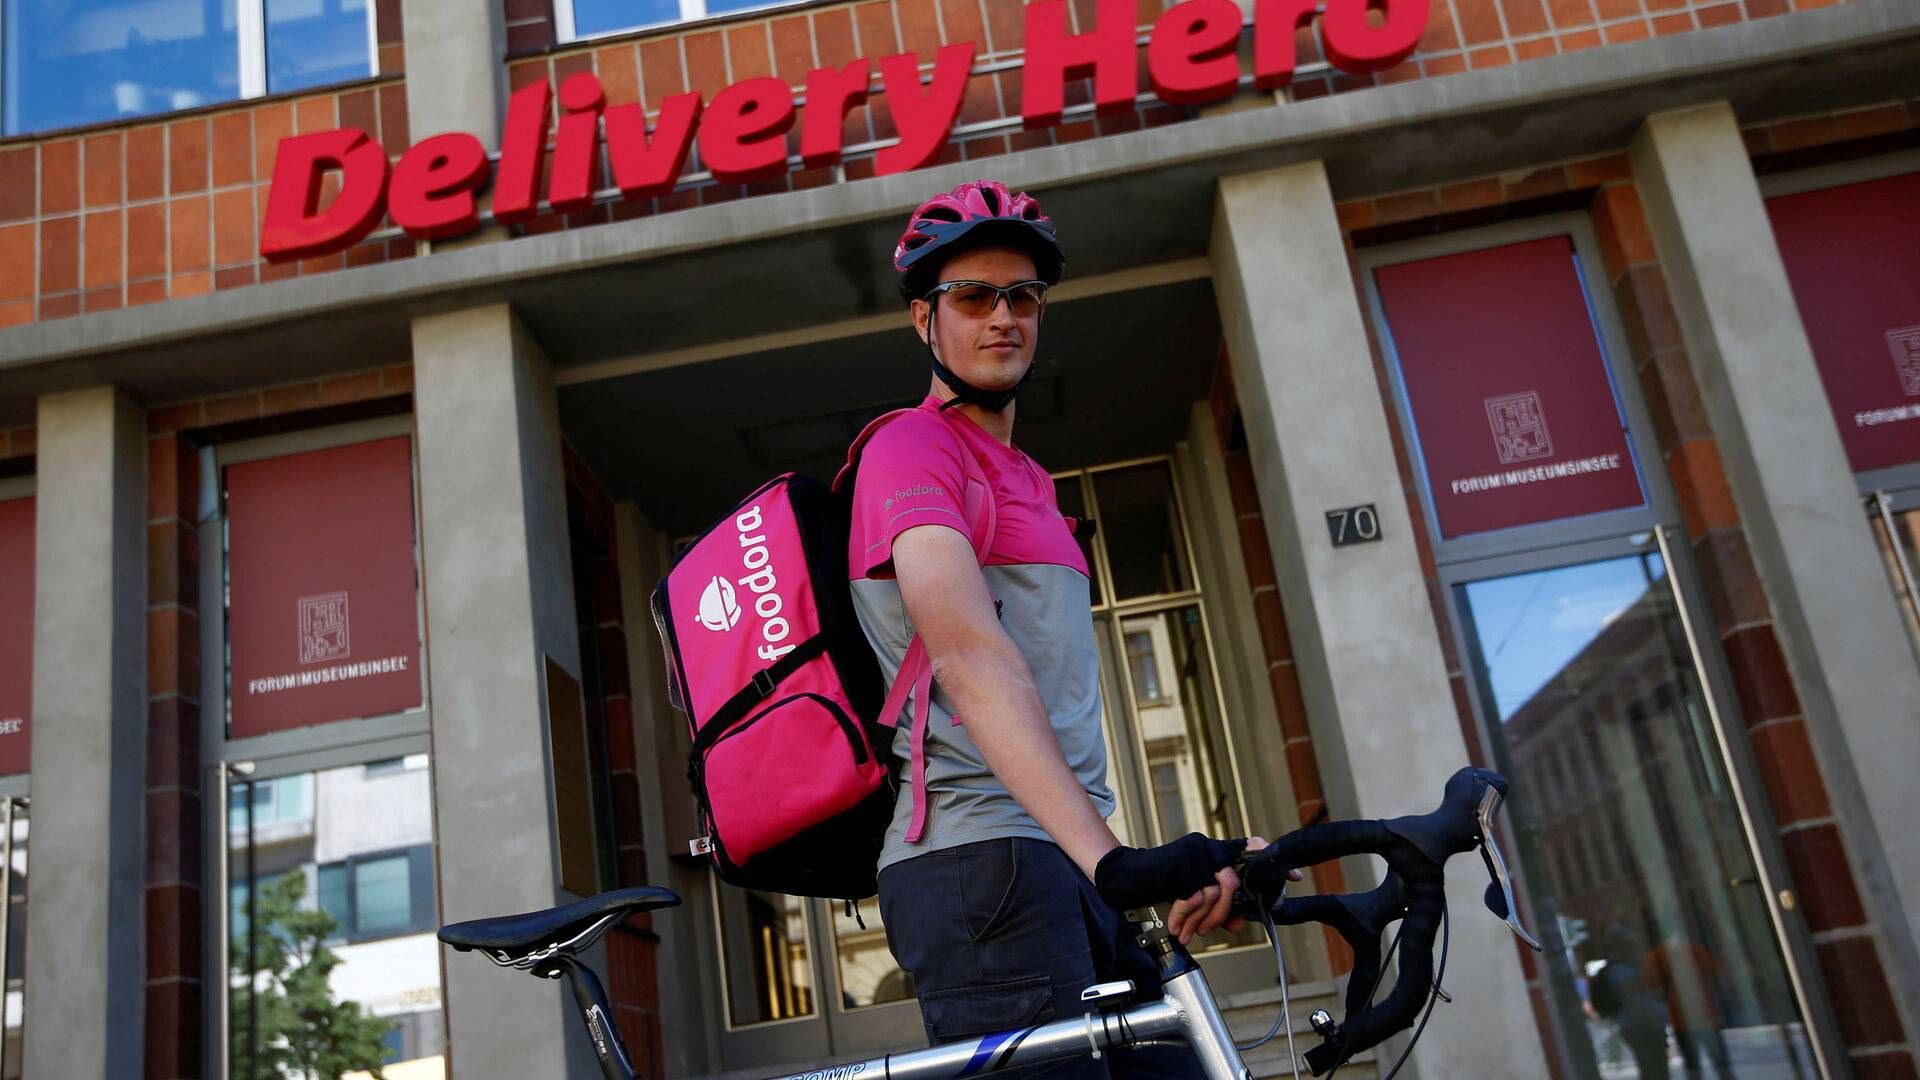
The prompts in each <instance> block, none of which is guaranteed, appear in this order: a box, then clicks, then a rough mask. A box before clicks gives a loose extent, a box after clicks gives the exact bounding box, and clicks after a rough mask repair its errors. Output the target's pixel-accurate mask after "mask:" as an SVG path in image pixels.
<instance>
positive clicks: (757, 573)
mask: <svg viewBox="0 0 1920 1080" xmlns="http://www.w3.org/2000/svg"><path fill="white" fill-rule="evenodd" d="M760 524H761V516H760V506H759V504H758V503H756V504H754V505H753V506H750V507H748V508H747V510H746V512H745V513H743V514H738V515H735V517H734V519H733V526H734V528H736V529H739V530H740V562H741V565H743V566H745V567H746V568H747V569H748V570H749V571H750V573H748V574H747V576H746V577H743V578H741V579H740V584H741V585H744V586H746V587H747V588H748V589H749V590H751V591H752V592H753V593H754V595H755V596H756V597H758V599H756V600H754V602H753V613H754V614H755V615H758V616H760V636H761V637H762V638H763V639H765V641H764V642H763V643H762V644H761V646H760V648H759V649H758V650H757V653H758V655H759V657H760V659H762V660H765V661H767V662H769V663H771V662H773V661H775V660H778V659H780V658H781V657H782V656H785V655H786V654H788V653H790V652H792V651H793V646H791V645H780V644H777V642H781V641H785V640H786V639H787V635H788V634H790V633H792V632H793V628H792V627H790V626H788V625H787V620H786V619H784V618H782V617H781V615H780V608H781V607H782V605H783V604H784V603H785V601H783V600H782V599H781V598H780V594H779V593H777V592H774V591H773V588H774V586H775V585H777V584H779V581H778V580H777V579H776V578H775V577H774V576H773V553H772V552H770V551H768V550H767V538H766V537H765V536H754V535H752V533H753V531H754V530H755V529H758V528H759V527H760Z"/></svg>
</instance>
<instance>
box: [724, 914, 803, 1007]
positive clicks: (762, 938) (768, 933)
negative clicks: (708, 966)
mask: <svg viewBox="0 0 1920 1080" xmlns="http://www.w3.org/2000/svg"><path fill="white" fill-rule="evenodd" d="M715 891H716V893H717V897H716V899H717V902H718V903H719V906H720V953H721V957H722V963H723V965H724V967H725V974H726V983H727V1016H728V1018H729V1020H730V1022H731V1023H732V1024H733V1026H734V1027H743V1026H745V1025H748V1024H762V1023H766V1022H768V1021H770V1020H792V1019H794V1018H796V1017H801V1016H811V1015H813V1010H814V1005H813V961H812V956H811V954H812V950H811V949H810V948H809V947H808V937H807V904H808V901H807V900H805V899H804V898H802V897H798V896H787V895H785V894H783V893H767V892H754V891H751V890H748V889H734V888H722V889H717V890H715Z"/></svg>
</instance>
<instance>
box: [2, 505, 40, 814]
mask: <svg viewBox="0 0 1920 1080" xmlns="http://www.w3.org/2000/svg"><path fill="white" fill-rule="evenodd" d="M32 715H33V500H32V499H8V500H7V501H6V502H0V776H12V775H14V774H16V773H23V772H26V771H27V770H28V769H29V768H30V767H31V764H32V760H33V755H32V753H31V750H30V743H29V742H28V735H29V732H30V729H31V726H32V723H33V721H32Z"/></svg>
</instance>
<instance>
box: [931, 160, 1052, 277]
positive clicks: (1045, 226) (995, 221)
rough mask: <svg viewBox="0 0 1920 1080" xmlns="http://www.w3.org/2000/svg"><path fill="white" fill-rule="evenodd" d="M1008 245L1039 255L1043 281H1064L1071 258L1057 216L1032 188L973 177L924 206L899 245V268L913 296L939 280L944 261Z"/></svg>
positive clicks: (1036, 262) (1037, 264)
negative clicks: (1055, 224)
mask: <svg viewBox="0 0 1920 1080" xmlns="http://www.w3.org/2000/svg"><path fill="white" fill-rule="evenodd" d="M983 244H1006V245H1008V246H1010V247H1016V248H1019V249H1020V250H1022V251H1024V252H1026V253H1027V255H1028V256H1029V257H1030V258H1032V259H1033V265H1034V269H1035V270H1036V271H1037V272H1038V273H1039V275H1040V280H1042V281H1044V282H1046V283H1047V284H1048V285H1054V284H1057V283H1058V282H1059V281H1060V275H1061V272H1062V271H1064V270H1065V269H1066V263H1067V256H1066V252H1065V250H1063V249H1062V248H1061V246H1060V237H1059V236H1057V235H1056V234H1055V233H1054V231H1053V219H1052V218H1049V217H1048V216H1047V215H1046V214H1044V213H1042V212H1041V211H1040V204H1039V203H1038V202H1037V201H1035V200H1034V198H1033V196H1031V195H1028V194H1027V193H1026V192H1024V191H1023V192H1020V193H1019V194H1014V193H1013V192H1010V191H1008V190H1007V185H1005V184H1003V183H1001V182H1000V181H998V180H969V181H967V182H966V183H964V184H961V185H960V186H959V187H956V188H954V189H953V190H952V191H946V192H942V193H940V194H938V195H935V196H934V197H933V198H931V199H928V200H927V201H926V202H924V203H922V204H920V208H919V209H918V210H915V211H914V212H913V217H912V218H911V219H910V220H909V221H908V223H907V231H906V232H904V233H902V234H900V243H899V244H898V245H897V246H895V247H894V249H893V271H894V274H895V275H896V276H897V277H898V279H899V283H900V294H901V295H902V296H903V297H905V298H906V299H908V300H916V299H919V298H920V297H922V296H925V295H926V292H927V290H928V289H931V288H933V286H934V285H935V284H937V283H938V278H939V273H940V264H941V263H943V262H945V261H946V260H947V257H948V256H950V255H953V254H956V253H958V252H960V251H964V250H965V249H967V248H969V247H978V246H981V245H983Z"/></svg>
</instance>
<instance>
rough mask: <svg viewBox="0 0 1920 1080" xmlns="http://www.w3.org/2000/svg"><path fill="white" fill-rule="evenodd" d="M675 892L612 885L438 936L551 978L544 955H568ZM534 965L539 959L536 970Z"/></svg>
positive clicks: (670, 899) (554, 973)
mask: <svg viewBox="0 0 1920 1080" xmlns="http://www.w3.org/2000/svg"><path fill="white" fill-rule="evenodd" d="M678 903H680V897H678V896H676V895H675V894H674V893H673V892H672V890H669V889H661V888H655V887H653V886H651V885H642V886H637V887H635V888H631V889H615V890H614V891H612V892H604V893H601V894H600V895H598V896H590V897H588V898H587V899H585V900H578V901H575V902H574V903H571V904H562V905H561V906H559V907H556V908H548V909H547V910H545V911H529V912H527V913H526V914H524V915H497V916H495V917H493V918H491V919H473V920H470V921H468V922H458V923H451V924H449V925H447V926H443V927H441V928H440V935H439V936H440V940H441V941H444V942H446V943H447V944H448V945H451V946H453V947H454V949H455V950H457V951H459V952H467V951H469V950H471V949H478V950H480V951H481V952H483V953H486V954H487V958H488V959H489V960H492V961H493V962H494V963H496V964H499V965H500V966H501V967H514V968H521V969H522V970H530V971H533V973H534V974H536V975H540V976H542V977H545V978H556V977H558V975H559V971H558V969H556V968H554V967H553V965H552V964H551V963H547V962H549V961H552V960H554V959H555V958H557V957H564V956H572V955H574V954H575V953H577V952H579V951H581V950H582V949H586V948H588V947H589V946H591V945H592V944H593V943H594V942H595V941H596V940H598V939H599V937H600V935H601V934H603V933H605V932H606V929H607V927H609V926H612V925H613V924H614V923H616V922H619V921H620V920H621V919H624V918H626V917H627V916H628V915H633V914H636V913H638V912H642V911H652V910H653V909H654V908H663V907H673V906H674V905H676V904H678ZM536 965H541V967H540V969H538V970H536V967H535V966H536Z"/></svg>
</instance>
